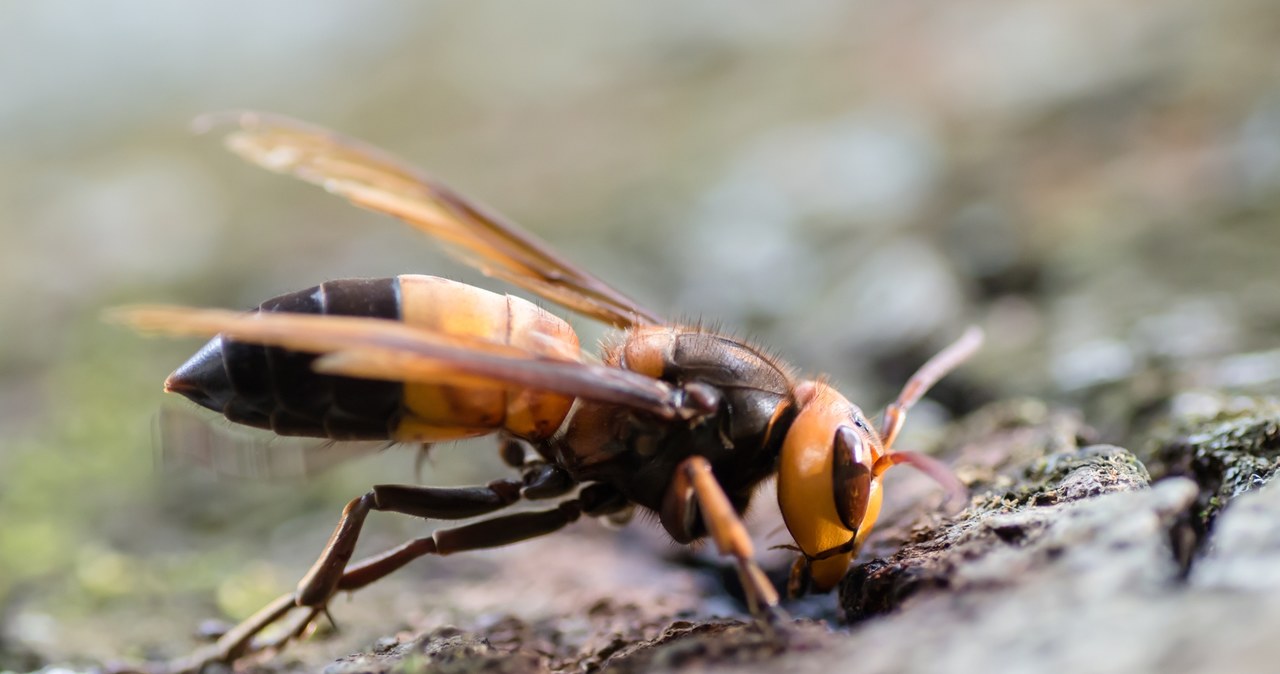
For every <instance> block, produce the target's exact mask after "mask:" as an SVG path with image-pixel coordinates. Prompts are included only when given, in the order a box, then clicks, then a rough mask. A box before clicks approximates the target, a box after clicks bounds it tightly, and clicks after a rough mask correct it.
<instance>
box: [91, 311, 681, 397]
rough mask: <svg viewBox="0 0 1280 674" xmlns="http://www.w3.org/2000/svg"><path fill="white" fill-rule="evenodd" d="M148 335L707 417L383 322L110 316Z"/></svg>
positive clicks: (535, 358) (569, 365) (501, 351)
mask: <svg viewBox="0 0 1280 674" xmlns="http://www.w3.org/2000/svg"><path fill="white" fill-rule="evenodd" d="M109 317H110V318H113V319H115V320H119V321H121V322H125V323H128V324H130V325H132V326H133V327H134V328H136V329H138V330H140V331H143V332H163V333H167V334H172V335H198V336H212V335H216V334H220V333H221V334H223V335H225V336H227V337H230V338H232V339H236V340H240V341H245V342H253V343H257V344H266V345H270V346H280V347H284V348H288V349H294V350H297V351H306V352H310V353H318V354H324V355H323V357H321V358H320V359H319V360H318V361H317V362H316V366H315V367H316V369H317V370H320V371H323V372H326V373H329V374H342V375H346V376H351V377H363V378H366V379H385V380H390V381H416V382H428V383H440V384H451V385H458V386H471V387H485V386H520V387H525V388H529V389H534V390H541V391H550V392H554V393H561V394H564V395H569V396H574V397H578V398H584V399H587V400H593V401H597V402H605V403H613V404H616V405H622V406H625V407H629V408H631V409H636V410H643V411H646V412H649V413H651V414H654V415H656V416H658V417H660V418H664V419H675V418H689V417H691V416H694V415H697V414H702V413H705V412H706V410H704V409H701V408H700V407H699V403H698V401H687V400H686V399H685V396H684V394H683V392H682V391H681V390H680V389H677V388H673V387H672V386H670V385H668V384H667V383H665V382H663V381H661V380H658V379H653V378H651V377H648V376H645V375H642V374H639V373H637V372H632V371H630V370H622V369H618V368H612V367H607V366H605V365H598V364H594V363H584V362H581V361H577V360H557V359H551V358H548V357H545V356H541V355H538V354H534V353H531V352H529V351H525V350H523V349H520V348H518V347H513V346H509V345H504V344H495V343H492V342H487V341H484V340H481V339H475V338H467V337H459V336H457V335H448V334H443V333H440V332H436V331H432V330H426V329H422V328H419V327H414V326H410V325H406V324H404V323H400V322H397V321H390V320H384V319H377V318H356V317H347V316H324V315H312V314H291V313H274V312H256V313H240V312H233V311H224V310H219V309H193V308H188V307H162V306H157V307H137V308H126V309H120V310H117V311H115V312H113V314H112V315H110V316H109Z"/></svg>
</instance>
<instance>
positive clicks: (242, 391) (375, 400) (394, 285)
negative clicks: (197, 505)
mask: <svg viewBox="0 0 1280 674" xmlns="http://www.w3.org/2000/svg"><path fill="white" fill-rule="evenodd" d="M258 310H259V311H284V312H293V313H307V314H328V315H340V316H364V317H372V318H384V319H389V320H399V321H404V322H405V323H408V324H410V325H418V326H422V327H425V328H430V329H433V330H437V331H440V332H444V333H446V334H450V335H455V336H463V337H477V338H480V339H484V340H486V341H491V342H496V343H500V344H511V345H513V346H518V347H521V348H524V349H527V350H528V351H530V352H531V353H534V354H538V355H547V356H553V357H559V358H576V357H577V355H578V348H579V347H578V337H577V335H576V334H575V333H574V332H573V329H572V328H571V327H569V325H568V324H567V323H565V322H564V321H563V320H561V319H560V318H558V317H556V316H554V315H552V314H549V313H547V312H545V311H543V310H542V309H539V308H538V307H536V306H534V305H533V304H532V303H530V302H527V301H525V300H522V299H520V298H518V297H512V296H510V295H499V294H496V293H491V292H489V291H487V290H482V289H480V288H476V287H474V286H470V285H467V284H465V283H458V282H457V281H450V280H448V279H442V278H437V277H434V276H418V275H402V276H397V277H394V278H381V279H346V280H340V281H329V282H326V283H322V284H320V285H318V286H315V287H312V288H307V289H306V290H300V291H298V292H294V293H289V294H287V295H281V296H279V297H275V298H272V299H270V300H267V301H266V302H263V303H262V304H261V305H260V306H259V307H258ZM315 358H316V357H315V356H314V355H312V354H307V353H300V352H297V351H290V350H287V349H282V348H277V347H264V346H259V345H256V344H248V343H244V342H237V341H233V340H229V339H223V338H222V337H215V338H213V339H212V340H210V342H209V343H208V344H206V345H205V346H204V348H202V349H201V350H200V351H199V352H198V353H196V355H194V356H192V357H191V359H190V360H188V361H187V362H186V363H185V364H184V365H183V366H182V367H180V368H178V369H177V370H176V371H175V372H174V373H173V374H172V375H170V376H169V379H168V380H167V381H166V382H165V387H166V389H168V390H171V391H176V392H178V393H181V394H183V395H185V396H186V397H188V398H190V399H191V400H193V401H195V402H196V403H198V404H200V405H202V406H204V407H207V408H209V409H212V410H214V411H216V412H220V413H222V414H223V415H225V416H226V417H227V418H228V419H230V420H231V421H234V422H236V423H241V424H246V425H249V426H256V427H259V428H266V429H270V430H272V431H274V432H276V433H278V434H280V435H301V436H311V437H324V438H333V439H337V440H357V439H362V440H373V439H392V440H403V441H436V440H448V439H455V438H463V437H470V436H476V435H484V434H487V433H491V432H493V431H496V430H499V429H505V430H507V431H509V432H511V433H513V434H515V435H517V436H520V437H524V438H528V439H532V440H539V439H543V438H546V437H550V436H551V434H553V433H554V432H555V431H556V429H557V428H558V427H559V426H560V424H561V422H562V421H563V420H564V418H565V416H566V415H567V414H568V411H569V407H570V406H571V405H572V403H573V400H572V399H571V398H566V397H564V396H560V395H554V394H548V393H542V392H534V391H528V390H520V389H512V388H510V387H494V388H486V389H477V388H460V387H456V386H441V385H433V384H420V383H409V384H402V383H399V382H387V381H373V380H366V379H353V378H349V377H337V376H332V375H322V374H317V373H316V372H315V371H314V370H312V367H311V366H312V363H313V362H314V361H315Z"/></svg>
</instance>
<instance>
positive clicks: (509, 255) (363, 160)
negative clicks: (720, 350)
mask: <svg viewBox="0 0 1280 674" xmlns="http://www.w3.org/2000/svg"><path fill="white" fill-rule="evenodd" d="M226 125H234V126H237V127H239V129H238V130H237V131H234V132H232V133H231V134H230V135H228V136H227V139H226V143H227V146H228V147H229V148H230V149H231V150H232V151H233V152H235V153H236V154H238V155H240V156H241V157H243V158H245V159H246V160H248V161H250V162H253V163H255V164H258V165H260V166H262V167H264V168H267V169H269V170H272V171H276V172H278V173H290V174H293V175H294V176H295V177H297V178H300V179H302V180H305V181H307V182H310V183H314V184H316V185H320V186H321V187H324V188H325V189H326V190H328V191H330V192H332V193H334V194H337V195H339V196H342V197H345V198H346V199H347V200H349V201H350V202H351V203H353V204H355V205H357V206H361V207H364V208H368V209H370V210H374V211H378V212H381V213H387V214H389V215H393V216H395V217H397V218H400V219H401V220H404V221H405V222H408V223H409V224H411V225H413V226H414V227H416V228H418V229H419V230H421V231H423V232H425V233H427V234H429V235H430V236H432V237H434V238H436V239H437V240H438V241H440V243H441V244H442V245H443V246H444V248H445V250H447V251H448V252H449V253H450V254H452V255H453V256H454V257H457V258H459V259H460V260H462V261H463V262H465V263H467V264H469V265H471V266H473V267H475V268H477V269H479V270H480V271H482V272H484V273H485V274H486V275H488V276H493V277H496V278H499V279H502V280H504V281H507V282H509V283H512V284H514V285H517V286H519V287H521V288H524V289H525V290H528V291H530V292H533V293H536V294H537V295H539V296H541V297H543V298H545V299H547V300H550V301H552V302H555V303H556V304H559V305H561V306H563V307H565V308H568V309H571V310H573V311H577V312H579V313H581V314H583V315H586V316H590V317H592V318H595V319H598V320H601V321H604V322H606V323H610V324H612V325H614V326H617V327H624V328H625V327H632V326H635V325H642V324H657V323H659V322H660V320H659V319H658V317H657V315H656V314H654V313H653V312H651V311H649V310H647V309H644V308H642V307H640V306H639V305H638V304H636V303H635V302H634V301H633V300H631V299H630V298H628V297H627V296H626V295H623V294H622V293H620V292H618V291H617V290H615V289H613V288H612V287H611V286H609V285H608V284H606V283H605V282H604V281H601V280H600V279H598V278H596V277H595V276H593V275H592V274H590V273H588V272H587V271H585V270H583V269H582V268H580V267H578V266H576V265H574V264H573V263H571V262H569V261H568V260H566V259H564V258H563V257H561V256H560V255H559V254H557V253H556V252H555V251H554V250H552V249H551V247H550V246H549V245H547V244H546V243H545V242H544V241H542V240H541V239H539V238H537V237H536V236H534V235H533V234H530V233H529V232H527V231H525V230H524V229H523V228H521V227H520V226H519V225H517V224H515V223H514V222H511V221H510V220H507V219H506V218H504V217H503V216H501V215H500V214H498V213H496V212H494V211H491V210H489V209H488V208H486V207H484V206H482V205H481V204H478V203H476V202H474V201H471V200H470V199H467V198H466V197H464V196H462V195H461V194H458V193H457V192H454V191H453V190H452V189H450V188H449V187H447V186H446V185H444V184H442V183H440V182H438V181H436V180H434V179H433V178H431V177H429V176H426V175H424V174H423V173H421V172H419V171H418V170H417V169H414V168H413V167H411V166H408V165H406V164H404V163H403V162H401V161H399V160H398V159H396V158H394V157H391V156H390V155H387V154H386V153H384V152H382V151H381V150H379V149H377V148H374V147H371V146H369V145H366V144H365V143H362V142H360V141H357V140H354V139H350V138H344V137H343V136H340V135H338V134H336V133H334V132H332V131H329V130H327V129H323V128H320V127H315V126H311V125H308V124H306V123H303V122H299V121H297V120H293V119H290V118H288V117H283V116H278V115H268V114H263V113H256V112H231V113H219V114H213V115H206V116H204V117H201V118H200V119H198V120H196V126H197V128H198V129H202V130H203V129H208V128H211V127H214V126H226Z"/></svg>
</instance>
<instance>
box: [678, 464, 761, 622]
mask: <svg viewBox="0 0 1280 674" xmlns="http://www.w3.org/2000/svg"><path fill="white" fill-rule="evenodd" d="M695 499H696V501H697V503H696V504H695V503H694V500H695ZM695 510H696V512H697V513H699V514H701V516H702V521H703V523H704V524H705V526H706V528H707V531H708V532H710V533H711V538H712V539H713V540H714V541H715V542H716V549H717V550H719V551H720V554H722V555H725V556H728V557H733V558H734V559H735V560H736V561H737V564H738V576H739V578H741V579H742V587H743V590H744V591H745V593H746V596H747V605H748V608H750V610H751V614H752V615H754V616H756V617H757V618H759V619H762V620H764V621H765V622H766V624H772V623H775V622H777V621H778V620H779V619H780V617H781V611H780V610H779V609H778V592H777V591H776V590H774V589H773V583H770V582H769V579H768V578H766V577H765V575H764V572H763V571H761V570H760V567H759V566H758V565H757V564H756V562H755V550H754V548H753V546H752V545H751V537H750V536H748V535H747V530H746V527H744V526H743V525H742V520H741V519H740V518H739V517H738V513H737V511H735V510H734V509H733V505H732V504H730V503H729V497H728V496H726V495H725V493H724V489H723V488H721V487H720V483H719V482H716V478H715V476H714V475H713V474H712V473H711V464H710V463H708V462H707V460H706V459H705V458H703V457H701V456H691V457H689V458H687V459H685V460H684V461H682V462H681V463H680V465H679V466H678V467H677V468H676V473H675V476H674V477H673V478H672V481H671V486H670V487H668V490H667V496H666V499H665V502H664V504H663V512H662V520H663V523H664V524H668V523H671V524H668V529H670V528H671V527H672V526H676V527H677V528H682V529H683V531H684V532H685V533H686V534H688V535H687V536H683V537H677V539H678V540H679V539H681V538H683V539H684V540H688V539H690V538H692V532H691V529H692V525H693V517H694V513H695Z"/></svg>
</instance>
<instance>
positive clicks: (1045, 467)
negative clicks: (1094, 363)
mask: <svg viewBox="0 0 1280 674" xmlns="http://www.w3.org/2000/svg"><path fill="white" fill-rule="evenodd" d="M1277 428H1280V406H1277V405H1276V404H1275V403H1274V402H1272V401H1268V400H1245V401H1240V400H1236V401H1234V402H1232V403H1231V405H1230V407H1229V408H1228V407H1220V408H1218V409H1214V410H1211V413H1210V414H1199V415H1198V416H1197V415H1182V416H1178V417H1175V418H1173V419H1171V421H1170V422H1169V423H1168V424H1167V427H1166V430H1165V431H1163V432H1162V433H1157V434H1156V437H1154V438H1153V439H1152V441H1151V443H1150V446H1149V447H1148V448H1147V449H1146V450H1145V451H1144V456H1146V458H1147V463H1144V462H1143V461H1141V460H1139V458H1138V457H1136V456H1135V455H1134V453H1132V452H1130V451H1128V450H1126V449H1123V448H1120V447H1115V446H1111V445H1105V444H1097V443H1094V442H1092V438H1091V436H1092V431H1090V430H1089V429H1088V427H1087V426H1085V425H1084V424H1083V423H1082V422H1081V421H1080V420H1079V419H1078V418H1077V417H1076V416H1075V415H1073V414H1071V413H1065V412H1059V411H1054V410H1051V409H1048V408H1047V407H1046V406H1045V405H1043V404H1041V403H1039V402H1036V401H1011V402H1004V403H999V404H995V405H992V406H989V407H987V408H985V409H982V410H979V411H978V412H976V413H974V414H972V415H970V416H969V417H968V418H967V419H966V420H964V421H963V422H961V423H960V424H958V425H957V427H956V428H955V429H954V431H953V432H952V433H950V434H949V436H948V437H949V442H950V444H951V446H952V448H953V452H952V453H951V455H950V456H948V457H947V458H948V460H950V461H951V462H952V463H953V465H955V466H956V469H957V471H958V473H959V474H960V475H961V476H962V478H963V479H964V480H966V481H967V482H968V483H969V484H970V485H971V487H972V489H973V497H972V499H971V501H970V503H969V504H968V505H967V507H966V508H964V510H963V511H962V512H959V513H957V514H954V515H947V514H946V513H943V512H940V511H939V510H937V509H936V508H934V507H933V505H934V504H933V503H932V502H930V501H929V500H928V499H920V502H919V503H918V504H917V507H916V508H915V510H913V511H910V512H911V513H912V516H910V517H905V518H904V517H898V518H896V519H897V522H898V523H897V524H894V522H893V521H890V522H889V524H888V526H886V527H885V529H884V530H882V531H881V532H879V533H878V535H877V537H876V538H875V540H874V541H873V543H872V544H871V545H869V546H868V551H869V553H868V554H871V555H881V556H880V557H877V558H874V559H870V560H869V561H864V562H863V563H861V564H860V565H857V566H855V567H854V568H853V569H852V570H851V572H850V573H849V575H848V576H847V577H846V578H845V581H844V582H843V583H842V585H841V587H840V591H839V601H840V606H841V608H842V612H843V618H844V620H826V621H823V620H811V619H806V620H799V621H796V622H794V623H792V624H789V625H786V626H784V628H783V629H782V631H781V632H779V633H777V634H770V633H768V632H766V631H762V630H761V629H760V628H758V627H756V626H754V625H752V624H749V623H744V622H741V621H739V620H734V619H725V618H714V617H708V614H707V613H706V612H705V611H702V612H700V611H698V610H696V609H691V608H690V606H691V605H692V604H690V603H688V602H690V601H694V602H696V599H694V598H691V595H684V596H683V597H684V598H683V599H682V601H685V602H686V603H685V604H683V605H678V606H674V607H673V606H668V607H667V609H666V610H664V609H662V608H661V605H642V604H637V603H635V602H634V601H631V600H625V599H618V598H616V597H615V598H601V599H600V600H598V601H597V602H596V603H594V604H586V605H585V606H583V607H582V608H581V609H580V610H576V611H574V610H565V609H564V608H563V607H559V608H553V609H552V610H549V611H546V612H544V614H543V617H540V618H532V619H531V618H528V617H524V618H518V617H515V616H514V615H512V616H496V617H492V618H488V619H485V620H479V621H474V622H473V623H471V624H461V625H460V626H457V627H452V626H451V627H444V628H436V629H432V630H428V631H425V632H419V633H413V632H406V633H405V634H403V635H401V636H398V637H388V638H386V639H384V640H382V641H380V642H379V643H378V644H377V645H376V646H375V647H374V648H372V649H371V650H369V651H368V652H364V653H359V654H355V655H351V656H348V657H345V658H342V659H340V660H338V661H336V662H333V663H331V664H329V665H328V666H327V668H325V670H324V671H326V672H327V673H328V674H357V673H359V672H448V673H463V672H500V673H505V672H512V673H514V672H539V673H551V672H595V671H611V672H660V671H671V670H676V669H679V670H680V671H735V672H776V671H787V672H822V673H823V674H827V673H829V672H832V671H858V672H860V673H875V672H984V673H986V672H1033V671H1083V672H1143V671H1160V672H1218V671H1232V672H1251V671H1256V672H1270V671H1275V663H1276V662H1277V661H1280V639H1277V638H1276V632H1277V630H1280V485H1278V484H1267V480H1268V479H1269V478H1270V477H1271V476H1272V474H1273V473H1274V472H1275V468H1276V452H1277V444H1278V442H1277V436H1278V433H1277V430H1276V429H1277ZM1148 465H1150V466H1151V467H1152V472H1154V473H1155V474H1156V475H1158V476H1163V479H1159V480H1157V481H1155V482H1153V481H1152V479H1151V475H1150V474H1149V473H1148ZM865 557H866V555H864V559H865ZM668 587H670V586H669V585H668ZM655 591H657V590H655ZM620 596H621V595H620ZM271 666H272V667H279V666H282V665H280V664H279V663H276V664H273V665H271ZM283 666H286V667H287V665H283Z"/></svg>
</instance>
